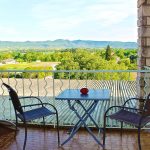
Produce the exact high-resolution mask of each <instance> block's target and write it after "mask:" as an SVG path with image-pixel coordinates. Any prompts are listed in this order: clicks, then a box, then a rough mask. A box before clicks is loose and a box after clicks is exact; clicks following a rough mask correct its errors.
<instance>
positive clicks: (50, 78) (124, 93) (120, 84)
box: [0, 70, 150, 150]
mask: <svg viewBox="0 0 150 150" xmlns="http://www.w3.org/2000/svg"><path fill="white" fill-rule="evenodd" d="M137 73H144V81H145V83H146V84H145V87H144V92H145V95H147V94H148V89H149V73H150V71H149V70H141V71H138V70H133V71H132V70H131V71H127V70H119V71H115V70H96V71H66V70H61V71H31V70H30V71H22V70H17V71H16V70H15V71H14V70H4V71H1V72H0V85H2V82H5V83H8V84H10V85H11V86H12V87H13V88H14V89H16V91H17V93H18V95H19V96H38V97H39V98H41V99H42V101H43V102H49V103H52V104H53V105H55V106H56V108H57V109H58V113H59V123H60V126H61V127H63V128H64V127H66V128H67V127H68V126H73V125H74V124H75V123H76V122H77V118H76V116H75V114H74V113H73V112H72V111H71V110H70V109H69V108H68V105H67V103H66V102H60V101H57V100H55V96H57V95H58V94H59V93H60V92H61V91H63V90H65V89H80V88H82V87H87V88H89V89H90V88H91V89H103V88H106V89H110V90H111V99H110V101H109V102H108V101H107V102H103V101H101V102H99V104H98V106H97V107H96V110H95V112H94V113H93V114H92V115H93V117H94V118H95V120H96V122H97V123H98V124H99V126H101V127H102V126H103V115H104V112H105V111H106V110H107V108H109V107H110V106H113V105H122V104H123V103H124V102H125V100H126V99H128V98H131V97H136V95H137V87H138V86H139V82H137V80H136V77H137ZM0 94H1V100H0V114H1V116H0V117H1V118H0V119H6V120H10V121H14V120H15V115H14V111H13V106H12V104H11V102H10V101H9V96H8V92H7V91H6V89H5V88H4V87H3V86H0ZM28 103H30V104H32V103H33V100H32V99H31V100H30V101H29V102H28ZM23 104H26V103H25V101H23ZM86 105H87V107H88V105H89V103H86ZM137 105H138V104H137V103H136V102H134V103H128V106H132V107H137ZM80 113H81V114H82V110H81V111H80ZM46 123H47V125H50V126H51V127H52V126H54V127H55V123H56V120H55V118H53V117H47V119H46ZM87 123H88V125H89V126H90V127H94V126H93V123H92V122H91V121H90V120H87ZM20 124H21V122H20ZM30 124H31V126H32V125H40V126H41V125H42V120H40V119H37V120H35V121H33V122H30ZM107 127H108V128H110V129H109V133H108V135H109V136H108V138H107V139H106V141H109V142H110V143H109V142H108V143H106V145H107V144H108V149H115V150H116V149H117V148H118V145H119V147H120V148H122V149H129V150H130V149H131V150H132V149H135V150H136V149H137V147H136V146H135V145H137V144H136V142H137V137H136V133H135V132H134V131H132V132H129V130H130V129H134V127H133V126H130V125H127V124H124V128H125V129H126V130H127V129H128V132H125V134H124V135H123V139H122V141H121V139H120V138H121V137H120V135H119V132H118V131H117V130H114V128H115V129H118V128H120V123H118V122H117V121H112V120H109V121H108V126H107ZM149 127H150V126H149V125H148V126H147V127H146V128H147V129H149ZM112 129H113V130H114V131H112ZM65 131H66V129H65V128H64V129H63V130H61V138H64V136H67V135H66V132H65ZM29 132H30V133H29V134H31V135H32V133H33V134H34V133H35V136H33V137H32V140H33V141H34V142H33V143H34V145H35V147H36V146H37V145H36V143H38V141H39V140H38V139H35V140H34V137H37V136H39V135H41V136H42V137H41V138H40V140H41V139H43V141H42V140H41V143H42V144H43V146H44V145H46V143H47V144H49V143H48V140H44V136H45V135H44V133H41V132H43V131H42V129H41V128H36V129H34V128H31V129H30V131H29ZM48 132H51V131H49V130H48ZM144 132H145V131H144ZM50 135H51V136H50V137H48V139H51V138H52V139H53V140H54V143H55V142H56V141H55V140H56V139H57V138H55V137H56V132H55V131H53V132H52V134H50ZM79 135H80V136H79ZM143 135H144V136H143V137H142V138H143V140H142V141H145V143H142V145H144V146H145V145H146V147H149V148H150V145H148V144H149V143H148V142H146V140H145V139H148V138H149V137H148V136H149V135H148V134H147V132H145V133H144V134H143ZM22 136H23V129H21V130H20V132H19V133H18V135H17V139H18V140H19V141H21V142H23V141H22ZM29 136H30V135H29ZM129 139H132V140H131V141H130V140H129ZM115 140H116V141H118V142H117V144H116V142H115ZM80 141H82V142H80ZM21 142H20V143H21ZM45 142H46V143H45ZM71 142H72V143H73V147H77V148H76V149H85V147H86V146H87V147H86V148H90V147H91V146H92V147H96V148H98V146H97V145H96V143H95V142H94V141H93V139H91V137H90V136H88V134H87V133H86V132H84V130H83V131H81V132H79V133H78V134H77V135H76V136H75V138H74V139H73V140H72V141H71ZM71 142H70V143H71ZM120 142H121V145H120V144H119V143H120ZM124 142H125V143H124ZM54 143H53V144H52V145H53V146H52V147H54V148H53V149H57V148H56V145H57V144H56V143H55V144H54ZM70 143H68V144H70ZM90 143H92V144H90ZM114 143H115V144H114ZM131 143H132V144H131ZM68 144H66V147H65V149H73V147H72V145H70V146H68ZM94 144H95V145H94ZM122 144H123V145H122ZM13 145H15V146H17V144H12V145H11V146H12V147H13ZM133 145H134V146H133ZM28 146H29V145H28ZM49 146H50V145H49ZM49 146H48V147H49ZM80 146H81V147H80ZM12 147H11V148H12ZM92 147H91V149H93V148H92ZM106 148H107V147H106ZM47 149H48V148H47ZM74 149H75V148H74ZM119 150H120V149H119ZM144 150H146V149H144Z"/></svg>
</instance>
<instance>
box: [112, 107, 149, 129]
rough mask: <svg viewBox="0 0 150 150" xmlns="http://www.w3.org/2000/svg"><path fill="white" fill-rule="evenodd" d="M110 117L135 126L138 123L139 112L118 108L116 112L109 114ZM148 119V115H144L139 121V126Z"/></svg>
mask: <svg viewBox="0 0 150 150" xmlns="http://www.w3.org/2000/svg"><path fill="white" fill-rule="evenodd" d="M109 117H110V118H111V119H116V120H118V121H123V122H125V123H129V124H132V125H134V126H136V127H138V125H139V121H140V118H141V115H140V114H137V113H134V112H130V111H127V110H124V109H121V110H119V111H118V112H116V113H114V114H112V115H110V116H109ZM149 121H150V117H145V118H144V119H143V120H142V122H141V127H142V126H144V125H145V124H146V123H148V122H149Z"/></svg>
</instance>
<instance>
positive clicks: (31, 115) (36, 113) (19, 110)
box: [3, 83, 60, 150]
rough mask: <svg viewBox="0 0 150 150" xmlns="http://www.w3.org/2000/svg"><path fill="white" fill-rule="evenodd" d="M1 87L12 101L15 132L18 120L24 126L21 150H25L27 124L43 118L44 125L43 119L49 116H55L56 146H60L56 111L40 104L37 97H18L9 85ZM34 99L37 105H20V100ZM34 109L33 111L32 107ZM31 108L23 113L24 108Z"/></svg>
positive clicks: (44, 104)
mask: <svg viewBox="0 0 150 150" xmlns="http://www.w3.org/2000/svg"><path fill="white" fill-rule="evenodd" d="M3 85H4V86H5V87H6V88H7V89H8V92H9V96H10V100H12V103H13V106H14V110H15V116H16V131H17V125H18V118H19V119H20V120H21V121H22V122H23V123H24V126H25V138H24V145H23V150H25V147H26V141H27V122H28V121H31V120H34V119H39V118H43V122H44V125H45V119H44V117H46V116H49V115H56V120H57V135H58V146H59V145H60V137H59V122H58V112H57V109H56V108H55V107H54V106H53V105H51V104H49V103H42V101H41V100H40V99H39V98H38V97H34V96H28V97H18V95H17V93H16V91H15V90H14V89H13V88H12V87H11V86H9V85H7V84H5V83H3ZM29 98H34V99H35V100H38V103H35V104H31V105H24V106H22V105H21V102H20V99H29ZM46 105H49V106H50V107H52V110H49V109H47V108H46V107H45V106H46ZM34 106H35V108H34V109H33V108H32V107H34ZM27 107H29V108H31V109H30V110H28V111H24V109H25V108H27Z"/></svg>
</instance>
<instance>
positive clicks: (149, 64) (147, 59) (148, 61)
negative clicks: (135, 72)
mask: <svg viewBox="0 0 150 150" xmlns="http://www.w3.org/2000/svg"><path fill="white" fill-rule="evenodd" d="M146 66H150V58H146Z"/></svg>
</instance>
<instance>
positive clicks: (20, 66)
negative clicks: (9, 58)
mask: <svg viewBox="0 0 150 150" xmlns="http://www.w3.org/2000/svg"><path fill="white" fill-rule="evenodd" d="M51 64H52V63H51V62H31V63H27V62H23V63H16V64H4V65H2V66H0V70H4V69H5V70H24V69H27V68H30V69H31V68H33V70H35V69H36V68H37V69H38V70H39V69H40V70H42V69H43V70H52V67H51Z"/></svg>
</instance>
